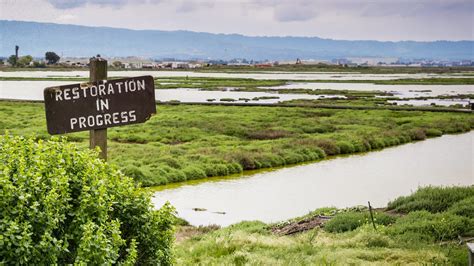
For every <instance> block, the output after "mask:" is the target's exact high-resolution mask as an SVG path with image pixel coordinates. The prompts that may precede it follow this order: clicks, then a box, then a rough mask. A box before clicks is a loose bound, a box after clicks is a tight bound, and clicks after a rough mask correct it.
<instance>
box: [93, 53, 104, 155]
mask: <svg viewBox="0 0 474 266" xmlns="http://www.w3.org/2000/svg"><path fill="white" fill-rule="evenodd" d="M106 79H107V60H105V59H102V58H101V57H93V58H91V60H90V61H89V81H90V82H97V81H99V80H106ZM89 132H90V133H89V147H90V148H91V149H94V148H95V147H97V146H99V147H100V154H99V157H100V158H101V159H103V160H104V161H107V128H102V129H91V130H90V131H89Z"/></svg>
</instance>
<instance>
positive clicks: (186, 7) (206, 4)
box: [176, 0, 214, 13]
mask: <svg viewBox="0 0 474 266" xmlns="http://www.w3.org/2000/svg"><path fill="white" fill-rule="evenodd" d="M212 7H214V2H210V1H202V2H201V1H199V2H198V1H192V0H186V1H182V2H181V3H180V4H179V5H178V7H177V8H176V12H178V13H191V12H193V11H196V10H198V9H200V8H212Z"/></svg>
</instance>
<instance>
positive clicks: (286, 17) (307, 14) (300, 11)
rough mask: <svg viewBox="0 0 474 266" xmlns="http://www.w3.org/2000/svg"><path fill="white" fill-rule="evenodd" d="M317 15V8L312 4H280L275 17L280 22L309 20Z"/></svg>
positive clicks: (275, 11)
mask: <svg viewBox="0 0 474 266" xmlns="http://www.w3.org/2000/svg"><path fill="white" fill-rule="evenodd" d="M316 16H317V12H316V8H315V7H314V6H312V5H302V6H294V5H291V4H290V5H280V6H277V7H276V8H275V10H274V17H275V19H276V20H277V21H280V22H292V21H307V20H311V19H313V18H315V17H316Z"/></svg>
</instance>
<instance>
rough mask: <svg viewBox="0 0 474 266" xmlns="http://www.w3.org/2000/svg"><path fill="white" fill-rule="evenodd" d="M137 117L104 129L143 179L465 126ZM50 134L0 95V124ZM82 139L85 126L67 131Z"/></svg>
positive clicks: (237, 167)
mask: <svg viewBox="0 0 474 266" xmlns="http://www.w3.org/2000/svg"><path fill="white" fill-rule="evenodd" d="M157 112H158V113H157V115H155V116H153V117H152V118H151V119H150V120H149V121H147V122H146V123H144V124H136V125H129V126H122V127H115V128H110V129H109V130H108V140H109V141H108V148H109V161H110V162H111V163H113V164H116V165H117V166H118V167H119V168H120V169H121V170H122V171H123V172H125V173H127V174H128V175H130V176H131V177H133V178H135V180H137V181H139V182H141V183H142V185H143V186H153V185H161V184H167V183H173V182H180V181H185V180H194V179H200V178H204V177H213V176H225V175H230V174H236V173H241V172H242V171H244V170H253V169H261V168H270V167H279V166H285V165H290V164H297V163H303V162H309V161H317V160H322V159H325V158H327V157H328V156H336V155H339V154H352V153H360V152H369V151H372V150H379V149H383V148H386V147H391V146H395V145H400V144H403V143H407V142H410V141H416V140H422V139H425V138H429V137H433V136H439V134H440V132H441V133H442V134H447V133H461V132H467V131H469V130H470V129H471V128H472V127H474V118H473V117H472V115H471V114H464V113H431V112H421V111H415V112H408V111H389V110H332V109H317V108H303V107H301V108H299V107H298V108H285V107H239V106H198V105H174V106H164V105H158V106H157ZM5 130H8V131H9V132H10V133H11V134H14V135H24V136H35V137H36V138H37V139H49V138H50V136H49V135H48V133H47V132H46V123H45V115H44V109H43V104H41V103H26V102H7V101H2V102H0V131H1V132H3V131H5ZM66 137H67V138H68V139H69V140H70V141H74V142H77V143H78V144H79V145H80V146H83V147H87V146H88V133H87V132H81V133H73V134H67V135H66Z"/></svg>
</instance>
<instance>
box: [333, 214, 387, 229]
mask: <svg viewBox="0 0 474 266" xmlns="http://www.w3.org/2000/svg"><path fill="white" fill-rule="evenodd" d="M395 221H396V218H395V217H393V216H390V215H387V214H384V213H378V212H374V222H375V224H380V225H389V224H392V223H394V222H395ZM366 223H371V221H370V214H369V212H353V211H351V212H342V213H339V214H337V215H336V216H334V218H332V219H331V220H329V221H328V222H327V223H326V224H325V225H324V230H326V231H328V232H332V233H341V232H346V231H352V230H354V229H356V228H358V227H359V226H361V225H364V224H366Z"/></svg>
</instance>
